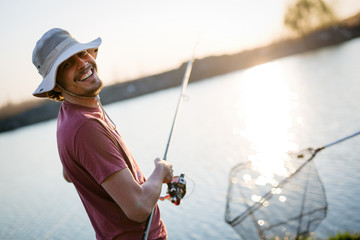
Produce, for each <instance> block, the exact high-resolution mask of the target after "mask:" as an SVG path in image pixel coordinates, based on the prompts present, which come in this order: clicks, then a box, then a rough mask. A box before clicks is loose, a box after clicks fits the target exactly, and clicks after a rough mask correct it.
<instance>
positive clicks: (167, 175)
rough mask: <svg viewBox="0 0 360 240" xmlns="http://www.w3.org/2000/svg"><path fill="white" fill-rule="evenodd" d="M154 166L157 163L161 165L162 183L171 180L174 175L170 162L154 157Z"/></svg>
mask: <svg viewBox="0 0 360 240" xmlns="http://www.w3.org/2000/svg"><path fill="white" fill-rule="evenodd" d="M154 163H155V166H157V165H159V166H160V165H161V167H162V171H163V182H164V183H169V182H171V180H172V179H173V176H174V170H173V166H172V164H171V163H169V162H167V161H165V160H162V159H160V158H156V159H155V160H154Z"/></svg>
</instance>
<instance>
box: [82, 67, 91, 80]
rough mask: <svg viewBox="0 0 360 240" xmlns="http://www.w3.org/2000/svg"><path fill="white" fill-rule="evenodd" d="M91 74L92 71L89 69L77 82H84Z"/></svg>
mask: <svg viewBox="0 0 360 240" xmlns="http://www.w3.org/2000/svg"><path fill="white" fill-rule="evenodd" d="M91 74H92V71H91V69H89V71H88V72H87V73H86V74H85V75H84V76H82V78H80V80H79V81H84V80H86V79H87V78H89V77H90V76H91Z"/></svg>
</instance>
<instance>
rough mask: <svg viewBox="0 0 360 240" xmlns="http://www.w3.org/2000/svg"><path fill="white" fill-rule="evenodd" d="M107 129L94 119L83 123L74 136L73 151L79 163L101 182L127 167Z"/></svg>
mask: <svg viewBox="0 0 360 240" xmlns="http://www.w3.org/2000/svg"><path fill="white" fill-rule="evenodd" d="M109 134H110V133H109V132H108V130H106V129H105V127H104V126H102V125H101V124H100V123H99V122H97V121H96V120H90V121H88V122H87V123H85V124H84V125H83V126H82V127H81V128H80V129H79V130H78V132H77V134H76V137H75V152H76V155H77V159H78V160H79V163H80V164H81V165H82V166H83V167H84V168H85V169H86V170H87V171H88V172H89V173H90V175H91V176H92V177H93V178H94V179H95V180H96V181H97V183H99V184H101V183H102V182H103V181H104V180H105V179H106V178H107V177H108V176H110V175H111V174H113V173H115V172H117V171H119V170H121V169H124V168H127V164H126V162H125V160H124V157H123V156H122V154H121V152H120V149H119V146H118V145H117V144H116V143H115V142H114V141H113V140H112V139H111V138H110V136H109Z"/></svg>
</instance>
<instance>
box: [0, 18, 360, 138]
mask: <svg viewBox="0 0 360 240" xmlns="http://www.w3.org/2000/svg"><path fill="white" fill-rule="evenodd" d="M357 37H360V14H358V15H356V16H353V17H351V18H349V19H347V20H344V21H343V22H341V23H340V24H339V25H338V26H333V27H329V28H327V29H323V30H319V31H315V32H313V33H310V34H308V35H306V36H304V37H301V38H296V39H286V40H282V41H278V42H275V43H272V44H270V45H267V46H263V47H258V48H254V49H251V50H244V51H241V52H239V53H235V54H231V55H220V56H210V57H205V58H202V59H196V60H195V62H194V64H193V70H192V73H191V76H190V80H189V83H192V82H197V81H202V80H204V79H208V78H211V77H214V76H218V75H223V74H226V73H230V72H233V71H238V70H243V69H247V68H250V67H253V66H256V65H260V64H263V63H266V62H269V61H273V60H275V59H279V58H283V57H287V56H291V55H295V54H300V53H305V52H308V51H312V50H315V49H320V48H323V47H328V46H335V45H338V44H341V43H344V42H346V41H349V40H352V39H354V38H357ZM186 64H187V63H186V62H185V63H183V64H181V66H180V67H179V68H177V69H174V70H170V71H166V72H162V73H159V74H154V75H151V76H146V77H142V78H138V79H134V80H130V81H127V82H122V83H117V84H112V85H108V86H105V87H104V88H103V90H102V91H101V93H100V97H101V102H102V104H104V105H106V104H110V103H114V102H118V101H121V100H126V99H130V98H134V97H138V96H142V95H145V94H149V93H153V92H156V91H159V90H163V89H168V88H172V87H176V86H179V85H181V82H182V78H183V75H184V73H185V68H186ZM16 107H18V108H19V109H18V110H16V109H14V108H16ZM59 107H60V103H59V102H55V101H51V100H43V101H28V102H25V103H21V104H19V105H14V106H13V105H10V106H8V107H4V108H2V109H0V112H2V114H1V115H0V116H3V117H0V133H2V132H7V131H11V130H15V129H18V128H20V127H24V126H29V125H32V124H35V123H40V122H44V121H47V120H51V119H54V118H56V117H57V114H58V110H59ZM6 112H7V113H6Z"/></svg>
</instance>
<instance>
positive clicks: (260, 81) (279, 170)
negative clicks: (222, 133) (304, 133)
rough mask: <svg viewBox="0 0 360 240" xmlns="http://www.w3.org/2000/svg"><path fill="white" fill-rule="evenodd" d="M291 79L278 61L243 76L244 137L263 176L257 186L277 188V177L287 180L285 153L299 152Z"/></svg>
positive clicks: (298, 119) (252, 69)
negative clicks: (296, 142) (296, 140)
mask: <svg viewBox="0 0 360 240" xmlns="http://www.w3.org/2000/svg"><path fill="white" fill-rule="evenodd" d="M289 77H290V76H287V75H286V71H284V69H283V65H282V64H281V63H280V62H278V61H275V62H271V63H268V64H264V65H261V66H257V67H254V68H251V69H249V70H247V71H245V72H244V75H243V81H244V82H243V84H242V88H243V89H242V90H241V92H242V93H243V95H242V98H243V99H242V101H241V102H242V103H243V105H242V106H241V108H242V109H241V111H244V115H245V129H244V130H243V131H241V135H242V137H244V138H246V139H247V140H248V141H249V142H250V143H251V151H252V153H251V154H250V155H249V156H248V159H249V160H250V161H251V162H252V165H253V166H254V167H255V168H256V169H257V170H258V171H259V172H260V174H261V176H262V177H261V178H258V179H257V183H256V184H258V185H265V184H267V183H270V184H271V185H273V186H276V184H277V183H276V182H273V181H274V180H273V176H274V174H275V175H279V176H287V175H288V172H287V170H286V168H285V167H284V161H286V155H285V154H284V153H286V152H288V151H294V150H296V149H297V145H296V144H295V143H294V140H295V135H294V133H293V130H292V129H293V127H294V125H295V124H297V123H299V122H300V123H301V118H299V117H297V118H294V117H293V115H294V114H293V112H294V110H295V109H296V106H297V95H296V94H295V93H294V92H292V91H291V89H290V87H289V85H288V83H287V79H288V78H289ZM239 111H240V110H239Z"/></svg>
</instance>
